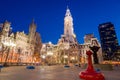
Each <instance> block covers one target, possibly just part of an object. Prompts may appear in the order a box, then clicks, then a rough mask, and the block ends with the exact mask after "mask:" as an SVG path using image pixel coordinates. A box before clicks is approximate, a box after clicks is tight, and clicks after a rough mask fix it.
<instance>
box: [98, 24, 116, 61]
mask: <svg viewBox="0 0 120 80" xmlns="http://www.w3.org/2000/svg"><path fill="white" fill-rule="evenodd" d="M98 30H99V35H100V41H101V46H102V53H103V59H104V60H112V59H114V58H115V57H116V51H117V46H118V39H117V36H116V32H115V28H114V25H113V24H112V23H111V22H106V23H103V24H99V27H98Z"/></svg>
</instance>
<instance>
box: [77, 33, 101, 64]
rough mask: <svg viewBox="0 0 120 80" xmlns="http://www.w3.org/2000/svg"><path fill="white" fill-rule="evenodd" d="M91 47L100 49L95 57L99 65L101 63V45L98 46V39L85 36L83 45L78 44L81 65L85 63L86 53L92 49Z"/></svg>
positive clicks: (88, 35) (90, 35) (91, 35)
mask: <svg viewBox="0 0 120 80" xmlns="http://www.w3.org/2000/svg"><path fill="white" fill-rule="evenodd" d="M92 46H97V47H100V49H99V50H98V52H97V57H98V59H99V63H101V62H102V61H103V58H102V49H101V45H100V43H99V41H98V39H97V38H95V37H94V34H86V35H85V36H84V44H79V50H80V62H81V63H87V55H86V51H88V50H90V47H92Z"/></svg>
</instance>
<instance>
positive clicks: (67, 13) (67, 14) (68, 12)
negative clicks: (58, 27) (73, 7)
mask: <svg viewBox="0 0 120 80" xmlns="http://www.w3.org/2000/svg"><path fill="white" fill-rule="evenodd" d="M65 16H71V13H70V9H69V7H68V6H67V10H66V14H65Z"/></svg>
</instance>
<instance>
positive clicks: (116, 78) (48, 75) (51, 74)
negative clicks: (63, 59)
mask: <svg viewBox="0 0 120 80" xmlns="http://www.w3.org/2000/svg"><path fill="white" fill-rule="evenodd" d="M80 71H83V69H81V68H80V67H78V66H72V67H70V68H64V66H62V65H61V66H35V69H32V70H31V69H26V66H17V67H16V66H15V67H6V68H3V69H2V71H1V72H0V80H81V79H79V75H78V74H79V72H80ZM102 73H103V74H104V76H105V80H120V69H115V70H113V71H102Z"/></svg>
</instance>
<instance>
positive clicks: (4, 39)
mask: <svg viewBox="0 0 120 80" xmlns="http://www.w3.org/2000/svg"><path fill="white" fill-rule="evenodd" d="M0 28H1V29H0V30H1V31H0V51H1V52H0V61H1V62H2V63H4V62H7V63H9V64H10V63H34V62H36V61H37V59H36V58H37V56H35V55H36V54H35V53H37V54H38V55H40V49H41V46H42V43H41V38H40V34H39V33H37V32H36V25H35V24H34V21H32V23H31V24H30V27H29V34H28V35H27V34H25V33H24V31H23V32H16V33H12V29H11V23H10V22H8V21H5V22H4V23H3V24H0ZM36 47H37V48H36Z"/></svg>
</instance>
